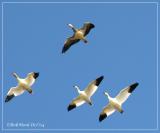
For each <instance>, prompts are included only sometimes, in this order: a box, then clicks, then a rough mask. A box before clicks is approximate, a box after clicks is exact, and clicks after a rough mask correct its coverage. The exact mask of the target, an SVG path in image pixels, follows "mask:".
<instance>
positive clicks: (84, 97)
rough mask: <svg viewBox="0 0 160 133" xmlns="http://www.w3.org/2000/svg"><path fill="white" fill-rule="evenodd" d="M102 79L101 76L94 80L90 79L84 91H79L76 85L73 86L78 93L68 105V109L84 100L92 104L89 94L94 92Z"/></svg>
mask: <svg viewBox="0 0 160 133" xmlns="http://www.w3.org/2000/svg"><path fill="white" fill-rule="evenodd" d="M102 80H103V76H101V77H99V78H97V79H96V80H94V81H92V82H91V83H90V84H89V85H88V86H87V88H86V89H85V90H84V91H80V89H79V87H78V86H74V87H75V88H76V90H77V92H78V94H79V96H78V97H76V98H75V99H74V100H73V101H72V102H71V103H70V104H69V106H68V111H70V110H72V109H74V108H76V107H78V106H80V105H82V104H84V103H85V102H86V103H88V104H89V105H92V102H91V96H92V95H93V94H94V93H95V92H96V90H97V89H98V86H99V84H100V83H101V81H102Z"/></svg>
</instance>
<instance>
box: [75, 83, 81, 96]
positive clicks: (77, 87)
mask: <svg viewBox="0 0 160 133" xmlns="http://www.w3.org/2000/svg"><path fill="white" fill-rule="evenodd" d="M73 87H74V88H75V89H76V90H77V92H78V94H80V93H81V91H80V88H79V86H77V85H74V86H73Z"/></svg>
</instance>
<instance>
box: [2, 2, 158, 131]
mask: <svg viewBox="0 0 160 133" xmlns="http://www.w3.org/2000/svg"><path fill="white" fill-rule="evenodd" d="M86 21H90V22H92V23H94V24H95V28H94V29H93V30H92V31H91V32H90V34H89V35H88V36H87V39H88V44H87V45H86V44H84V43H83V42H79V43H78V44H77V45H75V46H73V47H71V48H70V49H69V51H67V52H66V53H65V54H61V50H62V47H63V44H64V41H65V39H66V38H67V37H69V36H71V35H72V33H73V32H72V30H71V29H70V28H69V27H68V26H67V24H68V23H71V24H73V25H74V26H75V27H77V28H79V27H81V26H82V25H83V23H84V22H86ZM32 71H36V72H40V76H39V78H38V80H37V82H36V83H35V84H34V85H33V87H32V88H33V92H34V94H33V95H29V94H28V93H25V94H24V95H22V96H19V97H16V98H15V99H13V100H12V101H11V102H10V103H4V121H3V122H4V128H8V127H7V123H8V122H13V123H16V122H24V123H28V122H35V123H37V122H40V123H43V124H45V128H53V129H71V128H74V129H93V128H94V129H104V128H105V129H119V128H121V129H134V128H135V129H153V128H156V126H157V125H156V120H157V116H156V113H157V112H156V111H157V107H156V104H157V103H156V100H157V99H156V96H157V91H156V4H5V5H4V77H3V78H4V87H3V93H4V97H5V95H6V93H7V92H8V90H9V88H10V87H12V86H16V84H17V82H16V80H15V79H14V77H13V76H12V75H11V74H12V72H17V74H18V75H19V76H20V77H25V76H26V74H27V73H29V72H32ZM101 75H104V80H103V82H102V83H101V85H100V87H99V89H98V90H97V92H96V93H95V95H94V96H93V97H92V101H93V106H89V105H87V104H85V105H83V106H81V107H79V108H77V109H75V110H73V111H70V112H68V111H67V106H68V104H69V103H70V102H71V100H72V99H73V98H75V97H76V96H77V92H76V90H75V89H74V88H73V85H79V86H80V88H81V90H83V89H84V88H85V87H86V86H87V85H88V83H89V82H91V81H92V80H94V79H96V78H97V77H99V76H101ZM134 82H139V86H138V87H137V89H136V90H135V92H134V93H133V95H132V96H131V97H130V98H129V99H128V101H127V102H126V103H125V104H124V106H123V109H124V114H122V115H121V114H120V113H118V112H116V113H115V114H113V115H112V116H110V117H108V118H107V119H106V120H104V121H103V122H101V123H99V121H98V117H99V113H100V112H101V111H102V108H103V107H104V106H106V104H107V103H108V99H107V98H106V97H105V96H104V94H103V92H104V91H107V92H108V93H109V94H110V95H111V96H116V94H117V93H118V92H119V91H120V90H121V89H122V88H124V87H126V86H128V85H130V84H131V83H134ZM3 100H4V98H3ZM144 120H145V122H144Z"/></svg>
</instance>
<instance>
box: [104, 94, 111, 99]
mask: <svg viewBox="0 0 160 133" xmlns="http://www.w3.org/2000/svg"><path fill="white" fill-rule="evenodd" d="M104 95H105V96H107V98H108V99H109V100H110V99H111V97H110V95H109V94H108V93H107V92H104Z"/></svg>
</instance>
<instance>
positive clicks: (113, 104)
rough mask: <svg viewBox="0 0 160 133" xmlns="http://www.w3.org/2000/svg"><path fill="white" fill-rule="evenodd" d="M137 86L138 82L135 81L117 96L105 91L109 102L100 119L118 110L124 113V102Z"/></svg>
mask: <svg viewBox="0 0 160 133" xmlns="http://www.w3.org/2000/svg"><path fill="white" fill-rule="evenodd" d="M137 86H138V83H134V84H132V85H130V86H128V87H126V88H124V89H122V90H121V91H120V92H119V94H118V95H117V96H116V97H115V98H112V97H110V96H109V94H108V93H107V92H105V93H104V94H105V95H106V96H107V97H108V99H109V104H108V105H107V106H106V107H105V108H104V109H103V111H102V112H101V113H100V116H99V121H100V122H101V121H102V120H104V119H105V118H106V117H108V116H109V115H111V114H113V113H114V112H115V111H116V110H117V111H118V112H120V113H123V109H122V104H123V103H124V102H125V101H126V100H127V99H128V97H129V96H130V95H131V93H132V92H133V91H134V90H135V88H136V87H137Z"/></svg>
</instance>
